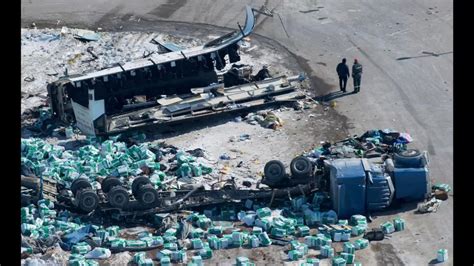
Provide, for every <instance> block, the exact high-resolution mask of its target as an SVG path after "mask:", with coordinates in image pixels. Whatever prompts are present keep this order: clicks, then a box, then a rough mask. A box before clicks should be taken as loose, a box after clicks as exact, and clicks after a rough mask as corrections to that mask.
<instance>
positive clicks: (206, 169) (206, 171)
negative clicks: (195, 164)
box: [199, 164, 212, 175]
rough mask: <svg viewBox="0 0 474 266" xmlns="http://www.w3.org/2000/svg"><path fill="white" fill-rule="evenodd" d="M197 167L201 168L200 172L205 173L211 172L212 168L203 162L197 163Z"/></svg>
mask: <svg viewBox="0 0 474 266" xmlns="http://www.w3.org/2000/svg"><path fill="white" fill-rule="evenodd" d="M199 167H200V168H201V171H202V174H203V175H207V174H210V173H212V168H211V167H210V166H208V165H205V164H199Z"/></svg>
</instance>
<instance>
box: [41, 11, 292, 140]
mask: <svg viewBox="0 0 474 266" xmlns="http://www.w3.org/2000/svg"><path fill="white" fill-rule="evenodd" d="M254 11H256V10H253V9H252V8H250V7H249V6H247V7H246V21H245V25H244V27H241V26H240V25H239V30H237V31H234V32H231V33H228V34H226V35H224V36H221V37H219V38H217V39H215V40H212V41H210V42H208V43H206V44H205V45H203V46H198V47H193V48H188V49H183V50H179V49H166V50H167V52H166V53H162V54H153V55H151V56H150V57H148V58H143V59H139V60H136V61H133V62H129V63H125V64H122V65H120V64H119V65H118V66H115V67H111V68H107V69H103V70H100V71H97V72H93V73H88V74H84V75H76V76H66V77H62V78H61V79H59V80H58V81H56V82H53V83H51V84H49V85H48V96H49V100H50V107H51V109H52V112H53V115H54V116H55V117H56V118H58V119H59V120H61V121H62V122H65V123H67V124H70V123H73V122H76V125H77V127H78V128H79V129H81V131H83V132H84V133H85V134H88V135H103V134H113V133H118V132H123V131H127V130H130V129H133V128H138V127H143V126H149V125H155V124H159V123H169V122H177V121H182V120H186V119H193V118H196V117H202V116H207V115H211V114H215V113H220V112H227V111H235V110H238V109H242V108H247V107H251V106H258V105H261V104H262V99H266V100H265V101H264V102H265V103H268V101H272V100H273V101H275V100H285V99H288V97H283V98H282V97H280V99H274V98H273V97H274V96H277V95H281V94H287V93H289V92H294V87H295V86H294V83H293V82H295V81H299V80H300V79H298V78H297V77H296V78H287V77H279V78H276V79H272V80H265V81H262V82H260V83H248V84H246V85H241V86H235V87H232V88H224V85H223V83H219V78H218V75H217V73H216V69H217V70H222V69H224V67H225V66H226V64H229V63H230V64H231V63H235V62H238V61H240V56H239V53H238V50H239V41H240V40H241V39H242V38H244V37H245V36H248V35H249V34H250V33H251V32H252V30H253V28H254V26H255V16H254ZM257 12H258V11H257ZM270 15H271V14H270ZM289 88H292V89H289ZM293 96H295V95H293ZM293 96H289V97H290V98H291V97H293ZM254 100H256V101H254ZM239 103H246V104H244V105H242V104H241V105H239Z"/></svg>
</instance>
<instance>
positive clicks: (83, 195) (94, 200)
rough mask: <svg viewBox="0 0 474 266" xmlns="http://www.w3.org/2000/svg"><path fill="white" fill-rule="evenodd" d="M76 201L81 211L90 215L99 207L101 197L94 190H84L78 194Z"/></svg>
mask: <svg viewBox="0 0 474 266" xmlns="http://www.w3.org/2000/svg"><path fill="white" fill-rule="evenodd" d="M76 200H77V202H78V207H79V209H80V210H81V211H84V212H86V213H89V212H91V211H93V210H95V208H97V206H98V205H99V196H97V194H96V193H95V192H94V191H93V190H92V189H83V190H81V191H79V193H78V194H77V197H76Z"/></svg>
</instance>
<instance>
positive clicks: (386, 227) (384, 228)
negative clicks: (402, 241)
mask: <svg viewBox="0 0 474 266" xmlns="http://www.w3.org/2000/svg"><path fill="white" fill-rule="evenodd" d="M380 228H381V229H382V231H383V232H384V233H385V234H391V233H393V232H395V227H394V226H393V224H392V223H391V222H385V223H383V224H381V225H380Z"/></svg>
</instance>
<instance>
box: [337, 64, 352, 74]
mask: <svg viewBox="0 0 474 266" xmlns="http://www.w3.org/2000/svg"><path fill="white" fill-rule="evenodd" d="M336 71H337V74H338V75H339V77H341V78H346V77H349V76H350V74H349V67H348V66H347V65H346V64H345V63H342V62H341V63H339V64H338V65H337V67H336Z"/></svg>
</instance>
